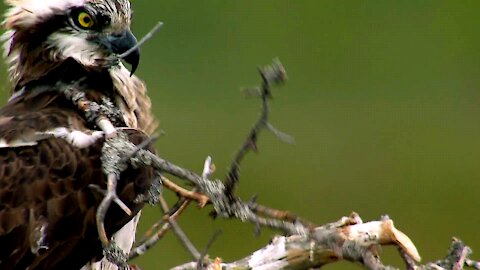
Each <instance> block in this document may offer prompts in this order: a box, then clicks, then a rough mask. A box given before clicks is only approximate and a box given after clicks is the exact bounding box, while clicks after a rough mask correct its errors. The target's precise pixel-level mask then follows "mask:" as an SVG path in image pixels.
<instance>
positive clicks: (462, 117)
mask: <svg viewBox="0 0 480 270" xmlns="http://www.w3.org/2000/svg"><path fill="white" fill-rule="evenodd" d="M133 6H134V9H135V15H134V25H133V30H134V32H135V33H136V35H137V36H138V37H141V36H142V35H143V34H145V33H146V32H147V31H148V30H149V29H150V28H151V27H152V26H153V25H154V24H155V23H156V21H157V20H162V21H164V22H165V25H164V27H163V29H162V30H161V32H160V33H159V34H157V36H155V38H154V39H152V40H151V41H149V42H148V43H147V44H145V45H144V47H143V48H142V56H143V59H142V63H141V65H140V69H139V71H138V75H139V76H140V77H142V78H143V79H144V80H145V81H146V82H147V84H148V86H149V91H150V94H151V96H152V98H153V102H154V104H155V113H156V115H157V116H158V117H159V119H160V121H161V128H162V129H163V130H164V131H165V132H166V136H164V137H162V138H161V139H160V140H159V141H158V144H157V149H158V150H159V152H160V154H161V155H162V156H163V157H165V158H167V159H169V160H171V161H173V162H176V163H178V164H180V165H183V166H185V167H188V168H191V169H193V170H196V171H197V172H200V171H201V169H202V166H203V160H204V158H205V157H206V156H207V155H212V156H213V158H214V161H215V163H216V165H217V168H218V172H217V174H216V176H217V177H220V178H222V177H223V174H224V173H225V170H226V169H225V168H226V167H227V166H228V163H229V161H230V159H231V158H232V156H233V153H234V151H235V150H236V149H237V147H238V146H239V145H240V143H241V141H242V139H243V138H244V136H245V134H246V132H247V130H248V128H249V127H250V125H251V124H252V123H253V121H254V120H255V117H256V116H257V114H258V108H259V104H258V101H257V100H255V99H247V100H246V99H244V98H242V95H241V94H240V92H239V91H238V89H239V88H240V87H241V86H251V85H255V84H257V82H259V78H258V75H257V73H256V70H255V68H256V66H257V65H259V64H267V63H269V62H270V61H271V59H272V58H274V57H279V58H280V59H281V61H282V62H283V64H284V65H285V66H286V68H287V71H288V73H289V77H290V81H289V82H288V83H287V85H286V86H285V87H284V88H281V89H278V90H277V89H276V90H275V93H274V94H275V100H274V103H273V107H272V122H273V123H274V124H275V125H276V126H277V127H278V128H280V129H282V130H284V131H286V132H288V133H290V134H292V135H294V136H295V137H296V140H297V144H296V145H293V146H292V145H285V144H282V143H281V142H279V141H277V140H276V139H275V138H274V136H272V135H270V134H265V135H264V136H262V138H261V139H260V142H259V147H260V152H259V155H251V156H249V157H248V158H247V161H246V162H245V163H244V164H243V166H242V178H241V183H240V187H239V191H238V193H239V195H241V196H243V197H244V198H245V199H247V198H249V197H250V196H252V195H254V194H259V202H260V203H264V204H267V205H270V206H273V207H277V208H280V209H289V210H292V211H294V212H296V213H298V214H299V215H301V216H303V217H305V218H307V219H310V220H312V221H314V222H316V223H318V224H322V223H326V222H330V221H334V220H337V219H338V218H340V217H341V216H342V215H347V214H349V213H350V212H351V211H353V210H354V211H357V212H358V213H359V214H360V215H361V216H362V217H363V218H364V219H365V220H370V219H378V218H379V217H380V215H383V214H389V215H390V217H392V218H393V219H394V221H395V222H396V226H397V227H398V228H399V229H401V230H403V231H404V232H406V233H407V234H408V235H409V236H410V237H411V238H412V239H413V240H414V242H415V243H416V244H417V247H418V249H419V251H420V253H421V255H422V256H423V258H424V260H432V259H434V258H439V257H441V256H443V255H444V254H445V253H446V251H447V248H448V246H449V243H450V237H451V236H457V237H459V238H461V239H463V240H464V241H465V242H467V243H468V244H470V245H471V246H472V248H473V249H474V250H476V251H477V252H480V234H479V233H478V226H479V225H478V224H480V215H478V210H479V208H478V197H477V196H478V191H479V190H480V166H479V160H480V121H479V119H480V89H479V86H480V50H479V48H480V30H479V29H480V20H479V19H478V11H479V10H480V2H479V1H475V0H465V1H456V0H448V1H441V0H422V1H389V0H368V1H357V0H346V1H335V0H321V1H319V0H302V1H288V0H262V1H255V0H243V1H220V0H209V1H206V0H198V1H172V0H170V1H168V0H164V1H140V0H137V1H134V2H133ZM2 8H3V9H4V6H3V7H2ZM2 65H3V64H2ZM4 70H5V66H4V65H3V66H2V71H3V73H2V76H1V81H0V82H1V85H2V86H5V88H6V87H7V86H6V85H8V84H7V83H6V82H4V81H5V78H6V73H5V71H4ZM7 92H8V91H7V90H5V91H4V92H3V95H6V94H7ZM169 198H171V199H172V203H173V199H174V197H173V196H169ZM208 212H209V210H208V209H207V210H198V209H196V208H195V207H192V208H191V209H190V210H189V211H188V212H187V213H186V214H185V215H184V216H183V217H182V218H181V219H180V224H181V225H182V226H183V228H184V229H185V231H186V232H187V233H188V234H189V235H190V237H191V239H192V240H193V242H194V243H195V244H197V246H198V247H199V248H201V249H203V246H204V245H205V244H206V243H207V242H208V239H209V238H210V237H211V235H212V234H213V233H214V232H215V231H216V230H217V229H218V228H221V229H223V231H224V234H223V235H222V236H221V237H220V238H219V240H217V242H216V243H215V244H214V245H213V247H212V249H211V250H210V254H211V255H212V256H221V257H223V258H224V259H225V260H234V259H237V258H240V257H242V256H243V255H246V254H248V253H250V252H252V251H254V250H255V249H257V248H259V247H261V246H263V245H264V244H266V243H267V241H268V240H269V239H270V237H271V236H272V235H273V233H272V232H270V231H268V230H266V231H264V233H263V234H262V235H261V236H260V237H259V238H255V237H254V235H253V229H254V228H253V226H252V225H250V224H241V223H240V222H239V221H233V220H232V221H225V220H215V221H213V220H211V219H209V218H208V217H207V216H208V215H207V214H208ZM159 217H160V214H159V211H158V210H157V209H156V208H150V209H147V210H146V211H145V213H144V216H143V220H142V223H141V230H142V231H143V230H145V229H146V228H147V227H148V225H149V224H151V223H152V222H154V220H156V219H158V218H159ZM383 256H384V259H386V260H387V262H390V263H394V264H396V265H399V266H401V262H400V260H399V259H398V256H397V255H396V253H395V251H394V250H393V249H388V248H387V249H385V250H384V252H383ZM188 260H190V257H189V254H187V252H185V251H184V249H183V248H182V247H181V246H180V244H179V243H178V242H177V240H176V239H175V237H174V236H173V235H172V234H168V235H167V237H166V238H165V239H164V240H163V241H161V242H160V243H159V244H158V245H157V246H156V247H155V248H154V249H153V250H151V251H149V252H148V253H147V254H146V255H145V256H143V257H142V258H140V259H138V260H137V261H136V263H138V264H140V265H141V266H142V268H143V269H167V268H169V267H171V266H174V265H177V264H180V263H183V262H186V261H188ZM327 269H356V267H355V266H353V265H351V264H348V263H340V264H335V265H332V266H329V267H327Z"/></svg>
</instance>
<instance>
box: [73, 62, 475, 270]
mask: <svg viewBox="0 0 480 270" xmlns="http://www.w3.org/2000/svg"><path fill="white" fill-rule="evenodd" d="M259 71H260V75H261V77H262V85H261V87H258V88H254V89H253V90H252V89H250V90H249V93H250V94H251V95H252V94H253V95H256V96H258V97H260V98H261V101H262V106H261V114H260V117H259V119H258V120H257V122H256V123H255V125H254V126H253V127H252V129H251V130H250V132H249V134H248V136H247V139H246V140H245V141H244V143H243V144H242V146H241V148H240V149H239V151H238V152H237V154H236V156H235V158H234V160H233V161H232V164H231V166H230V169H229V171H228V174H227V179H226V181H225V182H223V181H221V180H218V179H210V178H209V177H210V176H211V174H212V173H213V171H214V166H213V164H212V162H211V158H207V160H206V161H205V164H204V170H203V173H202V175H201V176H200V175H198V174H196V173H194V172H192V171H190V170H187V169H185V168H182V167H180V166H178V165H176V164H173V163H171V162H169V161H168V160H166V159H164V158H162V157H160V156H157V155H155V154H153V153H152V152H150V151H148V150H145V149H143V148H144V147H142V146H140V147H139V146H135V145H133V144H132V143H131V142H129V141H128V138H127V137H126V136H125V135H124V134H123V133H122V132H121V129H117V130H116V131H115V132H114V133H112V132H110V131H109V132H105V133H106V134H107V135H109V134H110V135H111V134H114V136H109V138H108V139H107V140H106V143H105V145H104V153H103V156H102V163H103V168H104V171H105V173H106V174H107V175H108V176H109V183H108V185H107V187H108V190H107V191H105V192H104V194H105V198H104V200H103V202H102V204H101V205H100V206H99V208H98V210H97V224H98V230H99V236H100V238H101V239H102V243H103V244H104V250H105V254H106V257H107V258H108V259H109V260H110V261H112V262H114V263H116V264H117V265H120V266H124V265H125V262H126V258H127V255H126V254H123V253H121V251H119V250H118V249H117V248H116V246H115V243H113V242H112V241H109V240H108V239H107V237H106V234H105V233H104V229H103V230H102V227H103V222H104V218H105V215H104V213H106V211H107V210H108V208H109V206H110V204H111V202H116V203H117V204H119V205H120V206H122V203H121V202H118V201H117V200H115V180H116V178H115V177H112V176H116V177H118V175H120V172H122V171H123V170H124V169H125V168H126V166H128V165H131V166H133V167H141V166H152V167H153V168H154V169H155V170H156V171H157V173H158V174H160V173H162V178H163V179H164V181H163V185H164V186H168V187H169V188H170V189H171V190H173V191H174V192H175V193H177V194H178V195H179V196H180V199H179V200H178V202H177V203H176V204H175V206H174V207H172V208H171V209H170V210H169V209H168V206H167V204H166V201H165V200H164V199H163V197H162V196H161V195H160V192H159V191H158V189H159V187H153V188H154V189H155V190H156V191H155V192H152V195H151V196H154V197H155V198H154V199H152V201H154V202H156V201H158V200H160V202H161V205H162V208H163V210H164V212H165V213H166V214H165V215H164V217H163V218H162V219H161V220H160V221H159V222H157V223H156V224H154V225H153V226H152V228H151V230H149V233H148V234H147V235H146V237H145V239H146V240H144V241H142V243H141V244H140V245H139V246H137V247H136V248H134V249H133V250H132V252H131V253H130V256H129V257H130V258H133V257H136V256H139V255H141V254H143V253H144V252H145V251H146V250H148V249H149V248H150V247H151V246H153V245H154V244H155V243H157V242H158V240H160V239H161V237H162V236H163V235H164V234H165V233H166V232H167V231H168V230H169V229H170V228H174V231H175V232H176V234H177V235H178V236H179V237H180V238H181V239H182V242H183V243H188V245H187V246H188V247H187V248H188V249H189V250H190V252H191V253H192V257H193V258H194V259H195V261H194V262H191V263H188V264H185V265H182V266H178V267H175V268H173V269H174V270H181V269H199V267H200V268H201V267H206V269H237V270H238V269H254V270H255V269H258V270H259V269H262V270H268V269H311V268H319V267H321V266H323V265H325V264H328V263H332V262H335V261H338V260H348V261H351V262H356V263H358V264H361V265H363V266H365V267H367V268H369V269H394V268H392V267H388V266H385V265H383V264H382V262H381V260H380V257H379V255H378V248H379V247H380V246H382V245H395V246H397V248H398V250H399V251H400V256H401V257H402V258H403V259H404V261H405V263H406V265H407V268H408V269H455V270H456V269H463V267H465V266H468V267H472V268H475V269H480V263H479V262H477V261H474V260H472V259H471V258H470V255H471V250H470V248H469V247H467V246H466V245H464V244H463V243H462V242H461V241H459V240H457V239H454V241H453V243H452V246H451V248H450V250H449V253H448V255H447V257H446V258H445V259H443V260H439V261H436V262H432V263H427V264H424V265H420V264H419V261H420V255H419V253H418V251H417V249H416V248H415V245H414V244H413V242H412V241H411V240H410V239H409V238H408V237H407V236H406V235H405V234H404V233H402V232H401V231H399V230H398V229H396V228H395V227H394V225H393V221H392V220H391V219H389V218H388V217H383V218H382V219H381V220H380V221H371V222H367V223H363V222H362V220H361V219H360V217H359V216H358V215H357V214H352V215H351V216H349V217H344V218H342V219H340V220H339V221H337V222H334V223H330V224H327V225H323V226H317V225H315V224H312V223H311V222H308V221H304V220H302V219H300V218H298V217H297V216H296V215H294V214H292V213H289V212H286V211H281V210H275V209H272V208H269V207H266V206H263V205H259V204H257V203H256V202H255V200H252V201H249V202H245V201H243V200H242V199H241V198H239V197H237V196H236V195H235V194H234V190H235V186H236V185H237V184H238V181H239V176H240V174H239V171H240V164H241V162H242V160H243V159H244V158H245V156H246V154H247V153H248V152H250V151H251V150H254V151H255V150H257V140H258V136H259V134H260V132H261V131H262V130H264V129H266V130H269V131H271V132H273V133H274V134H275V135H276V136H277V137H279V138H280V139H282V140H291V138H290V137H289V136H288V135H286V134H284V133H282V132H280V131H278V130H277V129H275V128H274V127H273V125H271V124H270V123H269V122H268V116H269V106H268V101H269V100H270V99H271V97H272V93H271V89H270V87H271V86H273V85H279V84H282V83H283V82H284V80H285V78H286V72H285V69H284V68H283V66H282V65H281V64H280V63H279V62H278V61H276V62H274V64H273V65H272V66H268V67H264V68H260V69H259ZM72 93H73V94H72ZM66 95H67V94H66ZM68 95H80V96H81V94H78V93H76V92H74V91H71V92H69V94H68ZM69 100H71V101H72V103H73V104H74V105H76V106H77V107H78V108H80V109H82V110H84V111H85V114H86V119H87V120H89V121H90V122H91V123H92V124H97V125H98V126H100V127H101V126H103V127H104V129H108V126H109V125H108V123H109V124H112V123H115V121H116V118H115V117H117V116H118V112H117V111H115V110H116V109H115V108H114V106H109V104H110V103H109V102H108V101H106V102H104V103H105V104H107V105H108V106H107V105H105V104H104V106H103V107H102V106H95V105H96V104H95V103H91V102H89V101H88V100H84V99H82V98H80V99H78V98H74V97H72V98H70V99H69ZM79 100H80V101H83V103H82V104H80V103H79ZM85 102H87V103H85ZM85 104H88V106H85ZM92 105H93V106H92ZM113 116H114V117H113ZM102 117H106V119H107V120H108V121H103V122H102V123H103V124H101V123H99V121H98V119H104V118H102ZM105 123H107V125H106V124H105ZM100 124H101V125H100ZM105 127H106V128H105ZM141 145H143V144H141ZM145 145H147V144H145ZM165 174H170V175H173V176H176V177H178V178H181V179H184V180H187V181H189V182H190V183H191V184H192V185H193V186H194V188H193V189H192V190H190V191H189V190H186V189H184V188H181V187H180V186H178V185H176V184H174V183H173V182H171V181H169V180H166V178H165V177H164V176H163V175H165ZM191 200H196V201H198V202H199V203H200V204H203V205H204V204H205V203H206V202H209V203H210V204H212V206H213V209H214V213H215V217H223V218H236V219H239V220H240V221H242V222H250V223H252V224H254V225H256V226H257V227H269V228H274V229H277V230H280V231H282V232H284V234H285V236H278V237H276V238H275V239H274V240H273V241H272V243H270V244H269V245H267V246H266V247H264V248H263V249H260V250H258V251H256V252H254V253H253V254H251V255H250V256H247V257H245V258H243V259H241V260H238V261H236V262H231V263H224V262H221V260H220V259H215V260H214V261H210V260H208V258H204V257H205V255H206V254H200V253H199V252H198V251H197V250H196V248H195V247H194V246H193V244H191V243H190V241H189V240H188V238H187V237H186V235H185V234H184V233H183V231H182V230H181V228H180V227H179V226H178V224H177V223H176V219H177V218H178V217H179V215H180V214H181V213H182V212H183V210H184V209H186V207H188V205H189V203H190V201H191ZM125 211H127V212H128V210H127V209H125ZM200 264H202V265H200Z"/></svg>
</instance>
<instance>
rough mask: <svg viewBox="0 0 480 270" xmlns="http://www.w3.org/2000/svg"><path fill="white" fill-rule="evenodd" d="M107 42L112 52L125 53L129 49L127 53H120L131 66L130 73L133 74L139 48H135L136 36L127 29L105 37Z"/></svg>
mask: <svg viewBox="0 0 480 270" xmlns="http://www.w3.org/2000/svg"><path fill="white" fill-rule="evenodd" d="M107 43H108V45H109V46H110V48H111V50H112V52H113V53H115V54H117V55H122V54H125V53H126V52H127V51H129V50H131V51H130V52H129V53H128V54H126V55H122V56H123V57H122V58H123V60H125V62H127V63H129V64H130V65H131V66H132V69H131V71H130V75H133V73H134V72H135V70H137V67H138V63H139V62H140V50H139V49H138V48H135V46H136V45H137V38H136V37H135V36H134V35H133V33H132V32H131V31H130V30H127V31H125V32H123V33H121V34H117V35H110V36H108V37H107Z"/></svg>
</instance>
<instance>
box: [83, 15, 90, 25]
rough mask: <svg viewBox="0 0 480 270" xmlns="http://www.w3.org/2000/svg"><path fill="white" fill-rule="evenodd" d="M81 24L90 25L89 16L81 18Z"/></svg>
mask: <svg viewBox="0 0 480 270" xmlns="http://www.w3.org/2000/svg"><path fill="white" fill-rule="evenodd" d="M83 22H84V23H86V24H90V22H91V19H90V17H89V16H85V17H83Z"/></svg>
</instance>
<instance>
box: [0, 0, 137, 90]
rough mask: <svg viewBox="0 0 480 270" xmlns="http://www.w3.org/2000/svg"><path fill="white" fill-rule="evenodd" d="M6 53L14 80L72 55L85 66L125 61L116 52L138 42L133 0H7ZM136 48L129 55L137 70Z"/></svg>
mask: <svg viewBox="0 0 480 270" xmlns="http://www.w3.org/2000/svg"><path fill="white" fill-rule="evenodd" d="M6 2H7V4H8V5H10V6H11V7H10V9H9V10H8V11H7V13H6V16H5V20H4V22H3V26H4V28H6V30H7V31H6V33H5V35H4V41H5V55H6V59H7V64H8V66H9V70H10V75H11V79H12V81H13V83H14V84H17V83H21V82H22V80H23V81H26V82H28V81H30V80H35V79H38V78H39V77H41V76H44V75H45V74H46V72H48V71H49V70H51V69H53V68H55V67H58V66H59V65H60V64H61V63H62V62H63V61H65V60H66V59H69V58H71V59H74V60H75V61H77V62H78V63H79V64H81V65H83V66H84V67H85V68H87V69H88V68H91V69H104V68H105V69H110V68H115V67H116V66H118V65H121V63H120V61H119V60H118V58H116V56H118V55H120V54H122V53H124V52H126V51H127V50H129V49H131V48H133V47H134V46H135V45H136V43H137V40H136V38H135V36H134V35H133V34H132V32H131V30H130V22H131V16H132V14H131V9H130V2H129V1H128V0H6ZM139 57H140V54H139V51H138V49H134V50H133V51H132V52H131V53H130V54H128V55H127V56H125V57H124V60H125V61H126V62H127V63H129V64H131V71H132V73H133V72H134V71H135V69H136V68H137V65H138V62H139Z"/></svg>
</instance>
